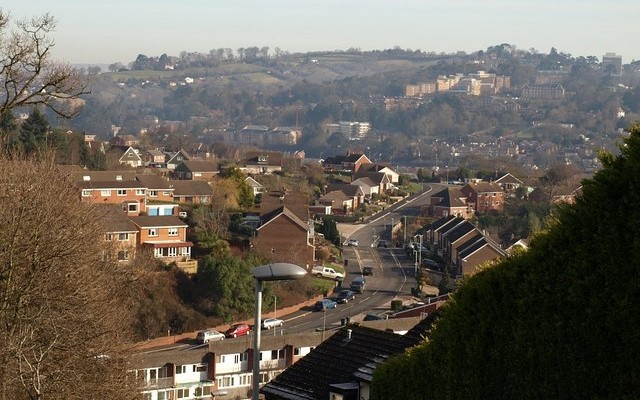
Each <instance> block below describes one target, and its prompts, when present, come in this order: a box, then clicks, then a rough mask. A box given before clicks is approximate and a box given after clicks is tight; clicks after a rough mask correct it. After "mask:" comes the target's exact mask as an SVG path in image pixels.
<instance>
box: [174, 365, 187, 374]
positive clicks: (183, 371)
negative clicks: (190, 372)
mask: <svg viewBox="0 0 640 400" xmlns="http://www.w3.org/2000/svg"><path fill="white" fill-rule="evenodd" d="M186 373H187V366H186V365H176V374H186Z"/></svg>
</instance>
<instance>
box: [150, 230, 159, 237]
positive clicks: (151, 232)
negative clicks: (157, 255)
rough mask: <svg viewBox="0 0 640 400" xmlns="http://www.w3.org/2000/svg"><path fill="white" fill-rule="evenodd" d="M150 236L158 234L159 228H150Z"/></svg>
mask: <svg viewBox="0 0 640 400" xmlns="http://www.w3.org/2000/svg"><path fill="white" fill-rule="evenodd" d="M149 236H151V237H156V236H158V228H149Z"/></svg>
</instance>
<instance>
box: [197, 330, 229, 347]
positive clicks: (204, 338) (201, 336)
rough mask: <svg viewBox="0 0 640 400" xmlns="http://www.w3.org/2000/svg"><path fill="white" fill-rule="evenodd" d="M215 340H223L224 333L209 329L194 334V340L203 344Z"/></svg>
mask: <svg viewBox="0 0 640 400" xmlns="http://www.w3.org/2000/svg"><path fill="white" fill-rule="evenodd" d="M216 340H224V333H221V332H218V331H216V330H213V329H210V330H206V331H200V332H198V334H197V335H196V342H198V343H199V344H205V343H209V342H213V341H216Z"/></svg>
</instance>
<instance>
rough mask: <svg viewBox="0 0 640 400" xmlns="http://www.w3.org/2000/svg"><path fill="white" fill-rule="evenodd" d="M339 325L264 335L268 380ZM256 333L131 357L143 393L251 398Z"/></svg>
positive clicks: (163, 398)
mask: <svg viewBox="0 0 640 400" xmlns="http://www.w3.org/2000/svg"><path fill="white" fill-rule="evenodd" d="M334 332H335V331H328V332H310V333H300V334H289V335H275V336H271V335H262V340H261V344H260V349H261V351H260V356H259V359H260V379H261V384H265V383H267V382H268V381H270V380H271V379H273V378H274V377H276V376H277V375H278V374H280V373H281V372H282V371H283V370H284V369H285V368H287V367H289V366H291V365H292V364H294V363H296V362H297V361H298V360H300V359H301V358H302V357H304V356H306V355H307V354H309V352H311V350H313V349H314V348H315V347H317V346H318V345H319V344H320V343H322V341H323V340H324V339H325V338H328V337H330V336H331V335H333V333H334ZM252 338H253V336H251V335H249V336H243V337H241V338H237V339H229V340H224V341H218V342H209V344H208V345H207V346H204V347H202V346H198V347H194V348H190V349H189V350H186V351H185V350H184V349H176V348H168V349H156V350H155V351H144V352H140V353H137V354H134V355H132V356H131V357H130V360H129V362H130V365H131V375H132V376H133V377H134V378H136V379H137V382H138V384H139V387H140V392H141V394H142V398H143V399H146V400H170V399H185V400H187V399H204V398H206V399H214V398H218V396H219V397H220V398H230V399H236V398H237V399H248V398H251V391H252V388H253V386H252V380H253V354H254V353H253V340H252Z"/></svg>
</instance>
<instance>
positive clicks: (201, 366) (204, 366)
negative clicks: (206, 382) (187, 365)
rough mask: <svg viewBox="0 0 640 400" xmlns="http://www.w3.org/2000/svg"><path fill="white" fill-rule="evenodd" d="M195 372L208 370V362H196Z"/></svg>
mask: <svg viewBox="0 0 640 400" xmlns="http://www.w3.org/2000/svg"><path fill="white" fill-rule="evenodd" d="M193 372H207V364H195V365H194V366H193Z"/></svg>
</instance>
